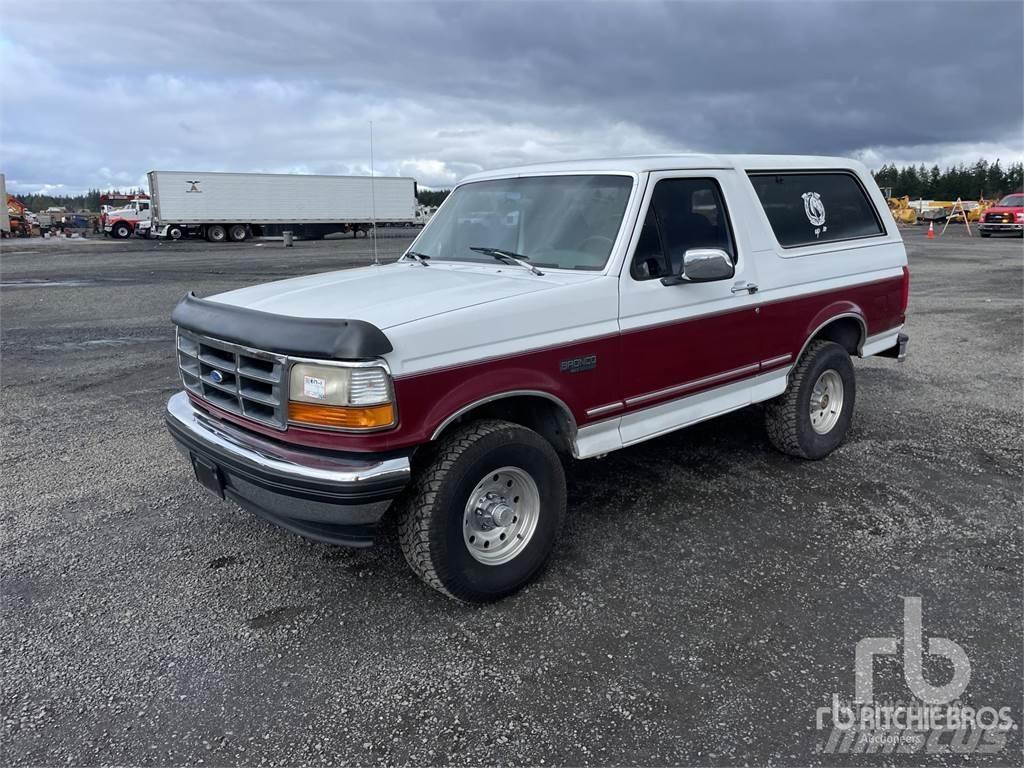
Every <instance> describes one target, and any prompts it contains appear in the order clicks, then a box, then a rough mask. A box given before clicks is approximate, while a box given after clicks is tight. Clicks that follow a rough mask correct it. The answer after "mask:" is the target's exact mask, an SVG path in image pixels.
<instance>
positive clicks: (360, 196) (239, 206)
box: [148, 171, 416, 224]
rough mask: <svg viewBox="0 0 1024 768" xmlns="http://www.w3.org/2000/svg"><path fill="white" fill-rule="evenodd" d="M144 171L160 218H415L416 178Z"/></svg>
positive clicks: (321, 220) (220, 220) (350, 220)
mask: <svg viewBox="0 0 1024 768" xmlns="http://www.w3.org/2000/svg"><path fill="white" fill-rule="evenodd" d="M148 177H149V190H150V196H151V197H152V199H153V210H154V218H155V219H156V220H158V221H160V222H165V223H174V224H213V223H222V224H232V223H245V224H290V223H352V224H355V223H359V224H363V223H367V222H370V221H373V220H374V218H376V221H382V222H383V221H388V222H410V223H413V222H415V220H416V191H415V187H416V182H415V181H414V180H413V179H408V178H393V177H379V176H378V177H373V178H371V177H369V176H307V175H301V174H271V173H204V172H200V171H150V172H149V174H148ZM371 185H372V189H371ZM374 209H376V210H374Z"/></svg>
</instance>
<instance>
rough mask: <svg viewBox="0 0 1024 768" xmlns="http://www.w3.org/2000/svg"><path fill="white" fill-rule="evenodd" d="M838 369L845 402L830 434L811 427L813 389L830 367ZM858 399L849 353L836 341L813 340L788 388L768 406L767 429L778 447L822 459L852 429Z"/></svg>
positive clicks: (766, 410)
mask: <svg viewBox="0 0 1024 768" xmlns="http://www.w3.org/2000/svg"><path fill="white" fill-rule="evenodd" d="M830 369H831V370H834V371H836V373H838V374H839V376H840V378H841V379H842V382H843V405H842V411H841V412H840V414H839V420H838V421H837V422H836V424H835V425H834V426H833V427H832V429H831V430H829V431H828V432H827V433H826V434H823V435H822V434H818V433H817V432H815V431H814V428H813V427H812V426H811V415H810V403H811V392H812V390H813V388H814V385H815V382H817V381H818V378H819V377H820V376H821V375H822V374H823V373H824V372H825V371H827V370H830ZM855 398H856V379H855V377H854V372H853V362H852V361H851V360H850V355H849V353H848V352H847V351H846V350H845V349H844V348H843V347H841V346H840V345H839V344H836V343H835V342H832V341H822V340H817V341H812V342H811V343H810V344H808V345H807V349H806V350H804V353H803V355H801V357H800V359H799V360H798V361H797V364H796V367H795V368H794V369H793V371H792V372H791V373H790V375H789V385H788V386H787V387H786V391H785V392H783V393H782V395H780V396H779V397H777V398H775V399H774V400H770V401H769V402H768V403H767V404H766V405H765V410H764V416H765V429H766V430H767V432H768V439H769V440H770V441H771V443H772V445H774V446H775V447H776V448H777V449H778V450H780V451H782V452H783V453H785V454H789V455H790V456H796V457H798V458H801V459H812V460H817V459H822V458H824V457H825V456H827V455H828V454H830V453H831V452H832V451H834V450H835V449H836V448H837V447H838V446H839V444H840V443H842V442H843V438H845V437H846V432H847V430H848V429H849V428H850V422H851V421H852V419H853V407H854V402H855Z"/></svg>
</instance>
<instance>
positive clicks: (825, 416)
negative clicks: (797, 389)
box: [810, 371, 843, 435]
mask: <svg viewBox="0 0 1024 768" xmlns="http://www.w3.org/2000/svg"><path fill="white" fill-rule="evenodd" d="M810 411H811V427H812V428H813V429H814V431H815V432H817V433H818V434H819V435H827V434H828V433H829V432H831V431H832V428H833V427H835V425H836V424H837V423H838V422H839V417H840V416H841V415H842V413H843V379H842V377H841V376H840V375H839V373H838V372H837V371H825V372H824V373H823V374H821V376H819V377H818V380H817V381H816V382H814V388H813V389H812V390H811V406H810Z"/></svg>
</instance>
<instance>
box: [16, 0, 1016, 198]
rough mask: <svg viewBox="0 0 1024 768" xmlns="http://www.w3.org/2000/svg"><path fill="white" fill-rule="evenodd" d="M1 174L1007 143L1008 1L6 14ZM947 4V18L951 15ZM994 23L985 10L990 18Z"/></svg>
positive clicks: (234, 6) (899, 153)
mask: <svg viewBox="0 0 1024 768" xmlns="http://www.w3.org/2000/svg"><path fill="white" fill-rule="evenodd" d="M13 8H14V6H13V5H10V6H9V7H8V9H7V10H8V12H5V18H6V19H7V20H8V23H7V25H6V27H5V29H4V31H3V32H2V33H0V55H2V57H3V61H4V67H5V90H4V91H3V93H2V95H0V99H2V105H3V128H2V132H0V152H2V160H0V162H2V166H3V167H2V170H3V171H4V172H5V173H6V174H7V178H8V184H9V187H11V188H14V189H17V190H20V191H31V190H33V189H37V188H41V187H43V186H44V185H48V186H51V187H52V186H55V185H64V189H66V190H68V191H78V190H80V189H82V188H85V187H89V186H97V185H99V186H107V185H124V184H136V183H140V182H141V180H142V177H143V174H144V172H145V171H146V170H148V169H149V168H153V167H167V168H182V169H195V170H220V169H225V170H265V171H300V172H327V173H365V172H367V171H368V146H367V144H368V122H369V121H370V120H373V122H374V128H375V139H376V149H377V152H376V156H377V161H378V162H377V166H378V172H384V173H402V174H409V175H413V176H416V177H417V178H418V179H419V180H420V181H421V182H423V183H426V184H432V185H441V184H450V183H452V182H453V181H455V180H456V179H457V178H458V177H459V176H461V175H463V174H465V173H468V172H472V171H474V170H477V169H478V168H481V167H495V166H499V165H506V164H512V163H517V162H524V161H532V160H543V159H554V158H561V157H579V156H594V155H607V154H638V153H644V152H652V151H682V150H697V151H710V152H716V151H721V152H727V151H728V152H794V153H831V154H855V155H858V156H861V157H863V158H864V159H866V160H867V161H868V162H870V163H873V164H875V165H877V164H878V163H881V162H884V161H888V160H897V161H902V162H929V163H930V162H936V161H937V162H950V161H956V160H961V159H973V158H974V157H977V156H978V155H979V154H985V155H987V156H993V155H1001V156H1002V157H1003V159H1004V160H1011V159H1017V158H1019V157H1020V155H1021V153H1022V152H1024V140H1022V136H1021V135H1022V130H1024V117H1022V116H1024V101H1022V99H1024V96H1022V93H1024V81H1022V71H1024V54H1022V49H1021V45H1020V30H1021V27H1022V24H1024V6H1022V5H1021V4H1019V3H993V4H985V3H973V4H971V5H970V7H969V8H967V9H964V8H961V9H960V11H959V12H957V13H956V14H950V13H945V12H941V11H942V6H938V7H936V6H926V5H922V4H920V3H917V2H912V3H882V2H878V3H868V2H861V3H834V4H824V3H817V4H815V3H807V2H801V3H796V4H780V3H761V4H753V3H747V4H739V5H736V4H723V3H706V4H696V3H673V4H666V5H656V4H646V3H645V4H611V3H569V4H555V3H502V4H497V3H488V4H463V3H459V4H456V3H448V4H440V5H427V4H423V3H417V4H412V5H398V4H392V3H376V4H373V5H353V4H343V3H331V2H319V3H269V2H240V1H236V2H220V3H187V2H178V3H174V4H161V3H159V2H148V3H146V4H145V5H142V6H126V5H123V4H121V5H117V4H115V5H111V4H109V3H105V2H97V3H91V2H85V3H76V5H75V9H76V12H75V13H74V14H73V15H71V14H67V13H65V12H63V11H66V9H67V6H66V5H64V4H58V5H55V6H53V8H50V9H48V8H47V7H46V6H45V4H44V5H43V6H42V7H38V5H37V4H36V5H34V8H35V10H34V11H33V13H32V14H23V13H13V12H10V11H11V10H12V9H13ZM954 17H955V18H954ZM994 20H998V21H997V22H995V23H994Z"/></svg>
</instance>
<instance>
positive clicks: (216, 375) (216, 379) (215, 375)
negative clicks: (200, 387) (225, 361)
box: [210, 368, 224, 384]
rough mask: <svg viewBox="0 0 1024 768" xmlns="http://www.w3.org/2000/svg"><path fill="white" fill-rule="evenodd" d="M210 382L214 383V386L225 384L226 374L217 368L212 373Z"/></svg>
mask: <svg viewBox="0 0 1024 768" xmlns="http://www.w3.org/2000/svg"><path fill="white" fill-rule="evenodd" d="M210 381H212V382H213V383H214V384H223V383H224V374H223V373H221V372H220V371H218V370H217V369H216V368H215V369H214V370H212V371H210Z"/></svg>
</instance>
